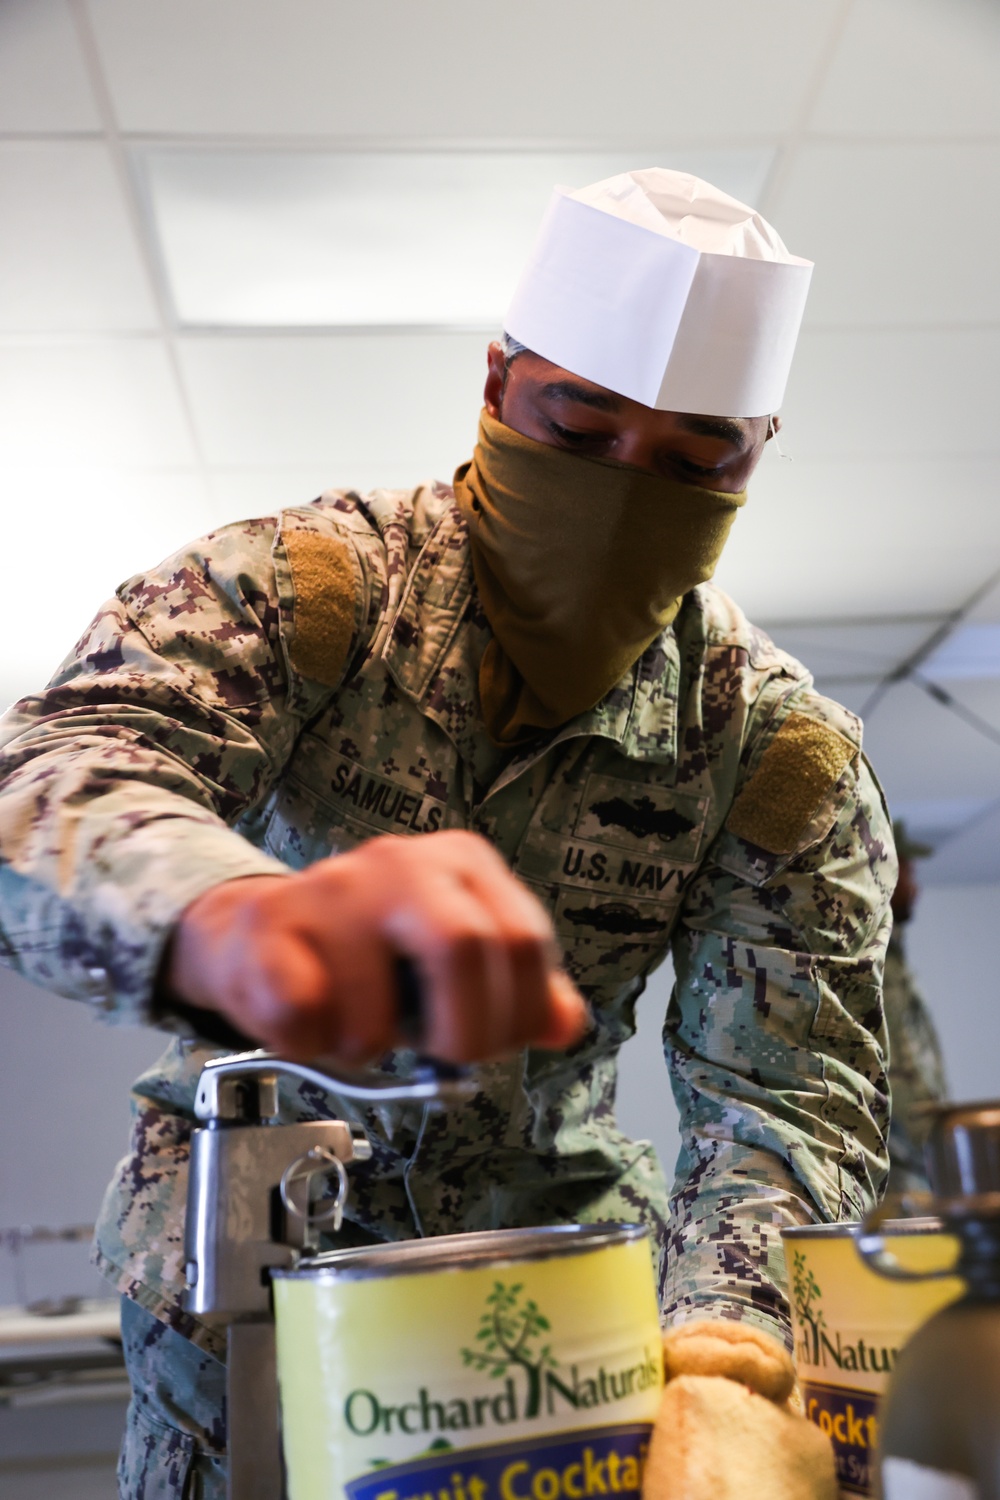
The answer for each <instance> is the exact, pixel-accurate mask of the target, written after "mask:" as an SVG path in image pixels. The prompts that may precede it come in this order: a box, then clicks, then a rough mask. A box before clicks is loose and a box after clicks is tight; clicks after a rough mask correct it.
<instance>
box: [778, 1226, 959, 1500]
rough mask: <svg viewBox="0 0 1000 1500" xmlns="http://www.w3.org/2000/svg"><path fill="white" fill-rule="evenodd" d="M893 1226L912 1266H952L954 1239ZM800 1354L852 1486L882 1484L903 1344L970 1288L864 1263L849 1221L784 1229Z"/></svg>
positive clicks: (807, 1396)
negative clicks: (896, 1275)
mask: <svg viewBox="0 0 1000 1500" xmlns="http://www.w3.org/2000/svg"><path fill="white" fill-rule="evenodd" d="M893 1230H894V1225H893V1224H892V1223H890V1224H888V1225H887V1226H886V1246H887V1248H888V1249H889V1250H891V1251H893V1252H894V1253H896V1254H897V1255H898V1257H899V1259H900V1260H901V1261H902V1262H903V1263H904V1264H905V1265H906V1266H908V1267H910V1268H912V1269H915V1270H916V1269H922V1270H930V1269H931V1268H937V1267H939V1266H942V1265H948V1264H949V1262H950V1261H951V1260H952V1259H953V1256H954V1244H953V1242H952V1241H950V1240H949V1239H948V1237H947V1236H946V1235H944V1234H942V1233H940V1232H939V1230H936V1229H930V1228H925V1229H924V1230H923V1231H921V1230H920V1229H915V1228H914V1227H913V1224H912V1223H910V1224H905V1225H904V1227H903V1229H902V1232H898V1233H894V1232H893ZM782 1238H783V1239H784V1242H785V1259H786V1263H787V1266H788V1275H789V1282H790V1291H791V1299H790V1300H791V1304H792V1325H793V1330H794V1334H795V1347H794V1359H795V1369H796V1373H797V1375H798V1380H799V1387H800V1389H801V1391H802V1399H803V1402H804V1405H805V1413H806V1416H807V1417H808V1418H809V1419H810V1421H812V1422H815V1423H816V1425H817V1426H818V1427H820V1428H821V1429H822V1430H823V1432H825V1433H826V1434H827V1436H828V1437H829V1438H830V1441H831V1443H832V1445H833V1451H834V1456H835V1458H836V1461H837V1479H838V1483H839V1485H840V1490H841V1493H842V1494H844V1495H865V1496H868V1495H873V1494H875V1493H876V1467H875V1466H876V1449H877V1446H878V1413H879V1402H880V1399H881V1397H882V1393H883V1392H884V1391H885V1388H886V1386H887V1384H888V1381H889V1376H890V1375H891V1374H892V1371H893V1369H894V1367H895V1364H896V1360H897V1358H898V1356H899V1351H900V1349H901V1348H902V1347H903V1345H904V1344H905V1343H906V1340H907V1339H908V1338H909V1336H910V1334H911V1333H913V1332H915V1330H916V1329H917V1328H918V1327H919V1326H920V1324H921V1323H923V1322H925V1321H926V1320H927V1318H929V1317H930V1316H931V1315H932V1313H935V1312H937V1310H938V1308H939V1307H943V1306H944V1305H945V1304H946V1303H948V1302H951V1301H953V1300H954V1299H955V1297H957V1296H960V1295H961V1293H962V1290H963V1287H962V1283H961V1281H959V1280H958V1278H957V1277H948V1278H947V1279H946V1280H943V1281H914V1282H898V1281H887V1280H886V1279H885V1278H884V1277H882V1276H879V1275H877V1274H876V1273H875V1272H874V1271H871V1270H869V1268H868V1267H867V1266H866V1265H865V1264H864V1262H863V1261H862V1259H861V1257H860V1256H859V1255H858V1253H857V1250H856V1249H855V1246H854V1241H853V1238H852V1237H851V1235H850V1233H849V1231H848V1229H847V1226H845V1225H840V1224H834V1225H821V1226H817V1227H815V1228H809V1229H805V1228H803V1229H794V1230H790V1231H789V1230H786V1231H784V1232H783V1235H782Z"/></svg>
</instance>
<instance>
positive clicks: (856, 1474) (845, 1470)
mask: <svg viewBox="0 0 1000 1500" xmlns="http://www.w3.org/2000/svg"><path fill="white" fill-rule="evenodd" d="M802 1400H803V1404H804V1406H805V1412H806V1416H807V1417H808V1418H809V1420H810V1421H811V1422H815V1423H816V1426H817V1427H819V1428H820V1429H821V1430H822V1431H823V1432H825V1433H826V1435H827V1437H828V1438H829V1439H830V1441H831V1443H832V1444H833V1452H834V1456H835V1458H836V1460H837V1482H838V1483H839V1485H840V1488H841V1489H842V1490H848V1491H849V1492H850V1493H852V1494H856V1495H870V1494H872V1493H873V1489H874V1486H873V1477H874V1465H875V1448H876V1446H877V1444H878V1407H879V1397H878V1396H877V1395H876V1394H875V1393H874V1392H872V1391H853V1390H844V1389H843V1388H841V1387H838V1386H833V1385H823V1384H821V1383H820V1382H819V1381H808V1380H803V1381H802Z"/></svg>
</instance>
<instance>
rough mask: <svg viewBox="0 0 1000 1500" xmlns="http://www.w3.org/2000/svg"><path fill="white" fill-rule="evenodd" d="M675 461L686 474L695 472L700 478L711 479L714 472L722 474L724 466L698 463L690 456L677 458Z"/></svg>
mask: <svg viewBox="0 0 1000 1500" xmlns="http://www.w3.org/2000/svg"><path fill="white" fill-rule="evenodd" d="M674 463H675V464H676V466H677V468H679V469H683V470H684V473H685V474H694V475H696V476H697V477H698V478H699V479H709V478H711V476H712V475H713V474H721V473H722V470H723V468H724V465H723V464H696V463H695V462H694V460H693V459H690V458H676V459H675V460H674Z"/></svg>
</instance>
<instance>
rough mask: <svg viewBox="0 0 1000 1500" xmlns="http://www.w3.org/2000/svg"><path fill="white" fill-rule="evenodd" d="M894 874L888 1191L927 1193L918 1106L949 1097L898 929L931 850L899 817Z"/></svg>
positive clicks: (888, 990)
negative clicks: (920, 864)
mask: <svg viewBox="0 0 1000 1500" xmlns="http://www.w3.org/2000/svg"><path fill="white" fill-rule="evenodd" d="M893 833H894V836H895V843H896V857H897V859H898V860H899V879H898V881H897V882H896V889H895V891H894V892H893V897H892V936H891V937H890V939H889V947H888V949H887V951H886V955H885V980H884V996H885V1024H886V1030H887V1032H888V1036H889V1085H890V1088H891V1091H892V1124H891V1126H890V1128H889V1182H888V1188H887V1191H888V1192H890V1193H927V1192H930V1182H929V1180H928V1177H927V1167H926V1165H925V1163H924V1144H925V1142H926V1140H927V1133H928V1130H929V1127H930V1121H929V1120H924V1119H922V1118H921V1114H920V1107H921V1105H925V1104H939V1103H941V1102H942V1101H943V1100H944V1099H946V1098H947V1096H948V1085H947V1082H946V1080H945V1071H944V1058H943V1056H942V1054H941V1042H940V1039H939V1037H938V1034H937V1028H936V1027H935V1025H934V1020H933V1017H932V1016H931V1013H930V1011H929V1010H928V1008H927V1002H926V1001H925V1000H924V997H923V995H922V994H921V993H920V988H919V986H918V984H917V981H916V979H915V978H914V976H913V973H912V971H911V969H910V966H909V964H908V963H907V961H906V949H905V945H904V936H903V929H904V927H905V926H906V925H907V923H908V922H909V921H910V920H911V919H912V917H913V908H914V906H915V904H916V900H917V896H918V894H919V888H918V885H917V875H916V870H915V867H914V866H915V862H916V860H918V859H924V858H926V856H927V855H928V854H932V853H933V850H932V849H931V847H930V845H929V844H921V843H919V842H918V841H917V840H916V839H913V838H911V837H910V835H909V834H908V833H907V831H906V827H905V825H904V823H903V821H902V819H897V821H896V822H895V823H894V824H893Z"/></svg>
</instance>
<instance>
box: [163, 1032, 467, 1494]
mask: <svg viewBox="0 0 1000 1500" xmlns="http://www.w3.org/2000/svg"><path fill="white" fill-rule="evenodd" d="M281 1077H290V1078H298V1079H301V1080H303V1081H304V1082H307V1083H311V1084H314V1085H315V1086H317V1087H318V1088H320V1089H322V1090H323V1091H324V1092H332V1093H335V1094H339V1095H340V1096H341V1097H342V1098H347V1099H355V1100H357V1101H358V1102H359V1103H364V1104H380V1103H390V1102H398V1101H412V1102H416V1103H421V1102H422V1103H424V1104H425V1105H430V1106H437V1107H440V1108H447V1107H449V1106H452V1105H457V1104H460V1103H461V1102H462V1101H464V1100H466V1099H469V1098H470V1097H471V1096H472V1095H473V1094H474V1093H475V1092H476V1091H477V1088H478V1084H477V1081H476V1079H475V1076H474V1075H472V1074H469V1073H468V1072H466V1071H465V1070H464V1069H460V1068H454V1067H451V1066H449V1065H447V1064H440V1063H433V1062H430V1061H421V1062H420V1063H418V1066H417V1068H416V1069H415V1071H414V1073H413V1074H412V1076H410V1077H408V1078H395V1077H388V1078H382V1077H376V1076H373V1075H372V1074H370V1073H369V1074H364V1073H355V1072H345V1071H343V1070H341V1069H339V1068H336V1069H335V1068H332V1067H331V1068H329V1069H321V1068H317V1067H313V1066H310V1065H309V1064H306V1063H299V1062H293V1061H291V1060H289V1059H286V1058H282V1057H279V1056H276V1055H275V1054H273V1053H270V1052H263V1051H249V1052H244V1053H237V1054H236V1055H232V1054H230V1055H228V1056H224V1057H217V1058H213V1059H211V1060H210V1061H209V1062H207V1063H206V1064H205V1066H204V1068H203V1069H202V1073H201V1076H200V1078H199V1080H198V1087H197V1091H196V1094H195V1115H196V1116H197V1118H198V1120H199V1121H200V1122H201V1123H200V1125H199V1126H198V1127H197V1128H196V1129H195V1130H194V1131H193V1132H192V1136H191V1161H190V1169H189V1177H188V1197H187V1216H186V1221H185V1233H184V1258H185V1273H186V1279H187V1290H186V1292H185V1296H184V1307H185V1310H186V1311H187V1312H188V1313H190V1314H192V1315H193V1316H194V1317H195V1318H197V1319H198V1320H199V1321H200V1322H202V1323H204V1324H206V1325H208V1326H209V1327H215V1328H218V1329H220V1331H221V1329H222V1328H225V1329H226V1343H227V1380H226V1399H227V1426H228V1448H229V1464H228V1481H227V1500H281V1497H282V1496H283V1494H284V1481H283V1474H282V1462H281V1437H280V1431H279V1425H278V1388H277V1372H276V1363H275V1347H274V1321H273V1313H272V1307H271V1272H272V1271H273V1270H275V1269H277V1268H279V1267H288V1266H292V1265H295V1264H296V1263H297V1261H298V1259H299V1257H300V1256H301V1254H302V1253H303V1252H309V1251H313V1250H316V1249H318V1248H319V1234H320V1232H321V1231H322V1230H324V1229H327V1230H332V1231H333V1232H336V1231H337V1229H339V1227H340V1222H341V1219H342V1216H343V1209H344V1201H345V1198H346V1195H347V1170H346V1169H347V1167H348V1166H349V1164H350V1163H351V1162H354V1161H367V1160H369V1159H370V1157H371V1145H370V1143H369V1141H368V1139H367V1137H366V1136H365V1134H364V1132H363V1130H361V1129H360V1127H358V1126H352V1125H350V1124H349V1123H348V1122H346V1121H344V1120H312V1121H302V1122H296V1123H291V1124H282V1123H279V1121H278V1120H277V1114H278V1082H279V1079H280V1078H281ZM330 1177H332V1178H333V1179H334V1193H333V1196H332V1200H330V1199H325V1200H321V1201H319V1202H317V1201H315V1200H314V1185H315V1184H316V1183H317V1180H322V1179H327V1178H330Z"/></svg>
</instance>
